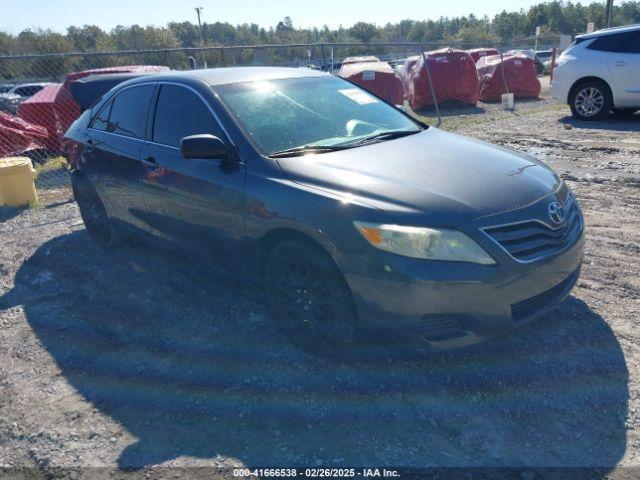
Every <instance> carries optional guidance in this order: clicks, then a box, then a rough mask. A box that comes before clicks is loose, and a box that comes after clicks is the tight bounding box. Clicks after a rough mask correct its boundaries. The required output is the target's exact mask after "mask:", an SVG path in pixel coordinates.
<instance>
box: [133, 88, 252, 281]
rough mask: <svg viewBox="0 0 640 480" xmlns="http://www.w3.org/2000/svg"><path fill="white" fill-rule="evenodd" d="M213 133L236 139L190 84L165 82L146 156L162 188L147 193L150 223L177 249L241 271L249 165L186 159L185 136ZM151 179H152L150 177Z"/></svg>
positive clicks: (220, 136) (225, 138) (226, 138)
mask: <svg viewBox="0 0 640 480" xmlns="http://www.w3.org/2000/svg"><path fill="white" fill-rule="evenodd" d="M196 134H212V135H216V136H218V137H219V138H221V139H222V140H224V141H225V142H226V143H227V144H228V145H230V139H229V138H228V137H227V136H226V134H225V132H224V129H223V128H222V126H221V125H220V123H219V122H218V120H217V118H216V116H215V115H214V113H213V111H212V109H211V108H209V106H208V104H207V103H206V101H205V100H204V99H203V98H202V97H201V96H200V94H198V93H197V92H196V91H195V90H193V89H191V88H190V87H187V86H184V85H180V84H171V83H166V84H162V85H161V86H160V89H159V92H158V97H157V101H156V106H155V115H154V121H153V129H152V137H151V140H150V142H148V143H146V144H145V145H144V147H143V151H142V155H141V158H142V161H143V162H146V164H147V165H149V166H151V165H153V166H155V168H156V172H157V174H156V176H155V178H154V179H153V181H154V182H155V183H156V185H155V186H156V188H154V189H151V188H150V189H148V190H147V191H146V192H147V194H146V198H145V202H146V211H147V222H148V223H149V224H151V225H153V227H154V230H155V233H156V235H158V236H159V237H160V238H161V239H162V240H163V241H164V242H165V243H168V244H170V245H171V246H172V247H173V248H175V249H177V250H180V251H182V252H184V253H187V254H188V255H191V256H193V257H197V258H202V259H207V260H210V261H212V262H213V263H214V264H215V265H216V266H218V267H220V268H223V269H225V270H228V271H231V272H236V271H237V270H238V268H239V266H240V265H241V262H240V259H239V255H238V242H239V240H240V239H241V236H242V232H243V227H244V214H243V211H244V209H243V205H244V182H245V166H244V165H243V164H242V163H240V162H235V161H234V162H232V161H228V160H222V159H217V160H216V159H213V160H212V159H186V158H184V157H183V156H182V154H181V153H180V140H181V139H182V138H183V137H186V136H188V135H196ZM147 181H151V180H150V179H149V180H147Z"/></svg>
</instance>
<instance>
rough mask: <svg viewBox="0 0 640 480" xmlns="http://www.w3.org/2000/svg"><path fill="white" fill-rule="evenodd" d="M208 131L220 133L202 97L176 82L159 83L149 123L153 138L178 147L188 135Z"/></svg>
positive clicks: (214, 133)
mask: <svg viewBox="0 0 640 480" xmlns="http://www.w3.org/2000/svg"><path fill="white" fill-rule="evenodd" d="M202 133H209V134H211V135H216V136H218V137H220V136H221V128H220V125H218V122H217V121H216V119H215V118H214V116H213V114H212V113H211V111H210V110H209V109H208V108H207V106H206V105H205V103H204V102H203V100H202V99H201V98H200V97H198V95H196V94H195V93H194V92H192V91H191V90H189V89H187V88H184V87H180V86H178V85H162V87H161V89H160V94H159V96H158V105H157V107H156V116H155V122H154V126H153V141H154V142H156V143H161V144H162V145H169V146H171V147H180V140H181V139H182V138H183V137H186V136H189V135H198V134H202Z"/></svg>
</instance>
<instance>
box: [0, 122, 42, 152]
mask: <svg viewBox="0 0 640 480" xmlns="http://www.w3.org/2000/svg"><path fill="white" fill-rule="evenodd" d="M46 138H47V129H46V128H44V127H40V126H38V125H32V124H30V123H29V122H26V121H24V120H23V119H21V118H19V117H16V116H15V115H11V114H9V113H5V112H0V157H10V156H12V155H19V154H20V153H22V152H25V151H27V150H32V149H34V148H42V145H43V142H44V141H45V139H46Z"/></svg>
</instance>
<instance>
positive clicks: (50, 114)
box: [18, 83, 72, 152]
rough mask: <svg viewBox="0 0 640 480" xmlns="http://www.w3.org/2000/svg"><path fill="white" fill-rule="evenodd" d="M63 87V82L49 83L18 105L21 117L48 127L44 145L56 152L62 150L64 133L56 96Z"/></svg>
mask: <svg viewBox="0 0 640 480" xmlns="http://www.w3.org/2000/svg"><path fill="white" fill-rule="evenodd" d="M61 88H62V84H61V83H54V84H53V85H48V86H46V87H44V88H43V89H42V90H40V91H39V92H38V93H36V94H35V95H34V96H32V97H31V98H29V99H27V100H25V101H24V102H22V103H21V104H20V105H19V106H18V115H20V118H23V119H24V120H26V121H27V122H30V123H33V124H35V125H40V126H42V127H44V128H45V129H46V131H47V138H46V139H45V141H44V146H45V147H46V148H48V149H50V150H53V151H55V152H59V151H60V138H61V137H62V134H63V133H64V131H63V130H61V126H60V120H59V118H58V113H57V110H58V109H57V108H56V106H55V100H56V96H57V95H58V93H59V92H60V89H61ZM68 108H72V106H71V105H70V106H69V107H68Z"/></svg>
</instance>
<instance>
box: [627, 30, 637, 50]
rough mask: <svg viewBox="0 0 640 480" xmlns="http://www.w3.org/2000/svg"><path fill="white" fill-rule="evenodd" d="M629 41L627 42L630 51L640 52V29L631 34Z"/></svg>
mask: <svg viewBox="0 0 640 480" xmlns="http://www.w3.org/2000/svg"><path fill="white" fill-rule="evenodd" d="M629 36H630V38H629V43H628V44H627V52H628V53H640V31H637V32H633V33H630V34H629Z"/></svg>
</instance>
